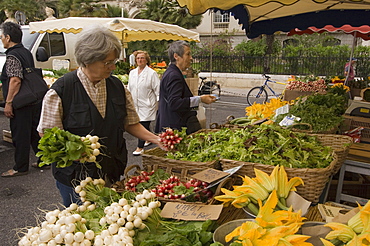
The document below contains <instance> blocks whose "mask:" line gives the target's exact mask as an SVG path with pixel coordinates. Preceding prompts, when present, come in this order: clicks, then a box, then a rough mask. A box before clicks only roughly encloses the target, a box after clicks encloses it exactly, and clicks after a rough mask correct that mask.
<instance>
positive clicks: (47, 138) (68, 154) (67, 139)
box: [36, 127, 90, 168]
mask: <svg viewBox="0 0 370 246" xmlns="http://www.w3.org/2000/svg"><path fill="white" fill-rule="evenodd" d="M38 148H39V149H40V151H39V152H37V153H36V156H37V157H41V158H40V159H41V163H40V164H39V165H40V166H44V165H50V164H52V163H54V162H55V163H56V167H58V168H63V167H69V166H71V165H72V162H73V161H75V160H78V159H80V158H81V157H83V156H84V155H85V154H86V153H89V151H90V150H89V146H88V144H87V143H86V142H84V141H82V140H81V137H80V136H78V135H74V134H72V133H70V132H68V131H65V130H62V129H59V128H58V127H53V128H51V129H46V130H45V132H44V136H43V137H42V138H41V139H40V141H39V145H38Z"/></svg>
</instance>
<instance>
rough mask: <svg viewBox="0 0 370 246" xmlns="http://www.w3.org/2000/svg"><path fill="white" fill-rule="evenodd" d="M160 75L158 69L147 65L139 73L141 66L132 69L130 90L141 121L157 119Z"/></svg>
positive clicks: (129, 80) (129, 82)
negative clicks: (155, 69)
mask: <svg viewBox="0 0 370 246" xmlns="http://www.w3.org/2000/svg"><path fill="white" fill-rule="evenodd" d="M159 83H160V80H159V77H158V74H157V72H156V71H154V70H153V69H151V68H150V67H148V66H146V67H145V68H144V69H143V71H141V73H140V74H139V68H135V69H133V70H131V71H130V74H129V79H128V86H127V88H128V90H129V91H130V92H131V95H132V99H133V101H134V104H135V109H136V112H137V114H138V115H139V118H140V121H153V120H155V117H156V113H157V108H158V100H159Z"/></svg>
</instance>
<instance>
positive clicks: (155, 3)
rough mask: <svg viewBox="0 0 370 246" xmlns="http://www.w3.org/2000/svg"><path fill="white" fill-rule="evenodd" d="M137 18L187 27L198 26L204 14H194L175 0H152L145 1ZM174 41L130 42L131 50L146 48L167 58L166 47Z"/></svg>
mask: <svg viewBox="0 0 370 246" xmlns="http://www.w3.org/2000/svg"><path fill="white" fill-rule="evenodd" d="M145 6H146V8H145V9H143V10H142V11H141V12H140V13H139V14H138V15H137V18H140V19H149V20H153V21H158V22H163V23H167V24H174V25H178V26H181V27H183V28H186V29H192V28H196V27H197V26H198V25H199V24H200V23H201V21H202V15H197V16H192V15H190V14H189V13H188V11H187V9H186V8H181V7H179V5H178V4H177V2H176V1H175V0H150V1H147V2H146V3H145ZM171 42H173V41H166V40H153V41H136V42H130V43H129V52H130V53H131V52H133V51H134V50H138V49H140V50H146V51H147V52H149V54H152V55H164V56H165V57H166V58H165V60H167V59H168V58H167V55H166V49H167V47H168V44H169V43H171Z"/></svg>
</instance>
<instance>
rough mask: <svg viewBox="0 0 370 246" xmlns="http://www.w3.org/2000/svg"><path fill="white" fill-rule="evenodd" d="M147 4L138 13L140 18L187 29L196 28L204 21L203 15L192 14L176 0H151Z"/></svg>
mask: <svg viewBox="0 0 370 246" xmlns="http://www.w3.org/2000/svg"><path fill="white" fill-rule="evenodd" d="M145 6H146V8H145V9H143V10H142V11H141V13H140V14H139V15H138V16H139V18H142V19H149V20H154V21H159V22H164V23H168V24H174V25H178V26H181V27H183V28H186V29H192V28H196V27H197V26H199V24H200V23H201V21H202V15H195V16H193V15H190V14H189V13H188V11H187V8H181V7H179V5H178V4H177V2H176V1H174V0H150V1H147V2H146V3H145Z"/></svg>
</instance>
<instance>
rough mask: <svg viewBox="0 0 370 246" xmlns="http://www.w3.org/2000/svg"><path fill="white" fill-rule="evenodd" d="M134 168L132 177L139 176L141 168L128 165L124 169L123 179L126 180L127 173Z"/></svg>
mask: <svg viewBox="0 0 370 246" xmlns="http://www.w3.org/2000/svg"><path fill="white" fill-rule="evenodd" d="M134 168H136V170H135V172H134V175H133V176H135V175H136V174H137V175H139V173H140V171H141V170H142V169H141V167H140V166H139V165H130V166H128V167H126V168H125V172H124V173H123V178H124V179H128V178H129V174H128V173H129V172H130V171H131V170H133V169H134Z"/></svg>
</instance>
